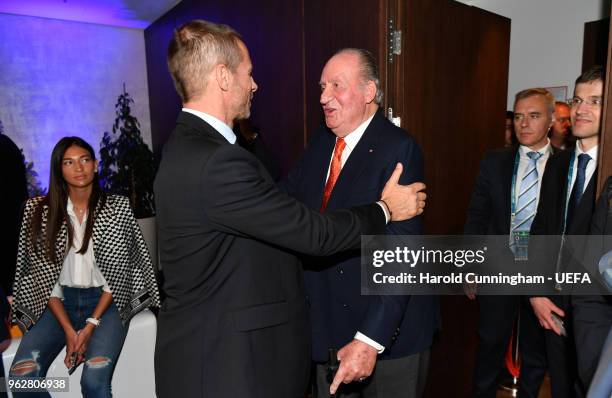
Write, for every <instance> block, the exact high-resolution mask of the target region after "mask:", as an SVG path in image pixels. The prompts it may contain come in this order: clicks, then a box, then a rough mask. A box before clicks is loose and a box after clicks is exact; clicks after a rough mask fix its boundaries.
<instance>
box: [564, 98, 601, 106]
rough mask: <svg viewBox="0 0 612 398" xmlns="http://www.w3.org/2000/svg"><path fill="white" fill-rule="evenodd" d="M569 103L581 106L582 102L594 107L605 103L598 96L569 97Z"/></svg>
mask: <svg viewBox="0 0 612 398" xmlns="http://www.w3.org/2000/svg"><path fill="white" fill-rule="evenodd" d="M567 104H568V105H569V106H571V107H572V108H576V107H578V106H580V105H581V104H584V105H587V106H590V107H593V108H599V107H600V106H601V105H602V104H603V100H602V99H601V98H598V97H594V98H589V99H582V98H580V97H574V98H570V99H568V100H567Z"/></svg>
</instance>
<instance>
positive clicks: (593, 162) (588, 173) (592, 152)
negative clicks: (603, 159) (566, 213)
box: [567, 141, 599, 198]
mask: <svg viewBox="0 0 612 398" xmlns="http://www.w3.org/2000/svg"><path fill="white" fill-rule="evenodd" d="M598 151H599V145H595V146H594V147H593V148H591V149H589V150H588V151H586V152H584V151H583V150H582V147H581V145H580V141H578V142H576V150H575V151H574V166H573V170H572V171H571V173H572V184H571V186H570V187H569V189H568V190H567V195H568V198H569V195H571V192H572V189H574V183H575V182H576V175H577V174H578V156H580V155H582V154H583V153H586V154H587V155H589V156H590V157H591V159H589V163H587V167H586V170H585V173H584V187H583V188H582V193H584V191H585V190H586V188H587V186H588V185H589V181H591V177H593V174H594V173H595V169H596V168H597V154H598Z"/></svg>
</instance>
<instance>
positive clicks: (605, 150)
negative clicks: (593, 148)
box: [597, 11, 612, 196]
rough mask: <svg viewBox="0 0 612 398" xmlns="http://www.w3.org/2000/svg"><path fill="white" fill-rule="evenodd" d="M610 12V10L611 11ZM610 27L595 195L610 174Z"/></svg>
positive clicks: (611, 40)
mask: <svg viewBox="0 0 612 398" xmlns="http://www.w3.org/2000/svg"><path fill="white" fill-rule="evenodd" d="M611 13H612V11H611ZM611 56H612V29H610V32H609V33H608V58H607V59H608V62H607V64H606V65H607V66H606V84H605V86H604V104H603V109H602V120H601V126H602V127H601V135H600V137H599V165H598V167H599V173H598V181H597V195H598V196H599V193H600V192H601V189H602V187H603V184H604V183H605V181H606V179H607V177H608V176H610V175H612V106H610V99H611V98H612V85H611V84H610V79H611V78H612V73H610V71H611V68H612V61H611V59H610V57H611Z"/></svg>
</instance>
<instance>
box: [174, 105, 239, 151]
mask: <svg viewBox="0 0 612 398" xmlns="http://www.w3.org/2000/svg"><path fill="white" fill-rule="evenodd" d="M183 112H187V113H191V114H192V115H194V116H197V117H199V118H200V119H202V120H204V121H205V122H206V123H208V124H210V125H211V126H212V128H214V129H215V130H217V132H218V133H219V134H221V135H222V136H223V137H225V139H226V140H227V141H229V143H230V144H234V143H236V134H234V132H233V131H232V129H231V128H230V126H228V125H227V124H225V123H223V122H222V121H221V120H219V119H217V118H216V117H214V116H211V115H209V114H208V113H204V112H201V111H196V110H195V109H191V108H183Z"/></svg>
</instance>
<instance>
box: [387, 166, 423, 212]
mask: <svg viewBox="0 0 612 398" xmlns="http://www.w3.org/2000/svg"><path fill="white" fill-rule="evenodd" d="M402 171H403V166H402V164H401V163H398V164H397V166H395V170H393V174H391V177H389V180H387V183H386V184H385V188H384V189H383V192H382V195H381V197H380V199H381V200H382V201H383V202H384V203H385V204H386V205H387V207H388V208H389V212H390V214H391V221H404V220H408V219H411V218H413V217H416V216H418V215H420V214H422V213H423V211H424V209H425V200H426V199H427V195H426V194H425V192H422V191H423V190H424V189H425V188H426V187H425V184H423V183H422V182H415V183H412V184H410V185H400V184H399V179H400V176H401V175H402Z"/></svg>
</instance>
